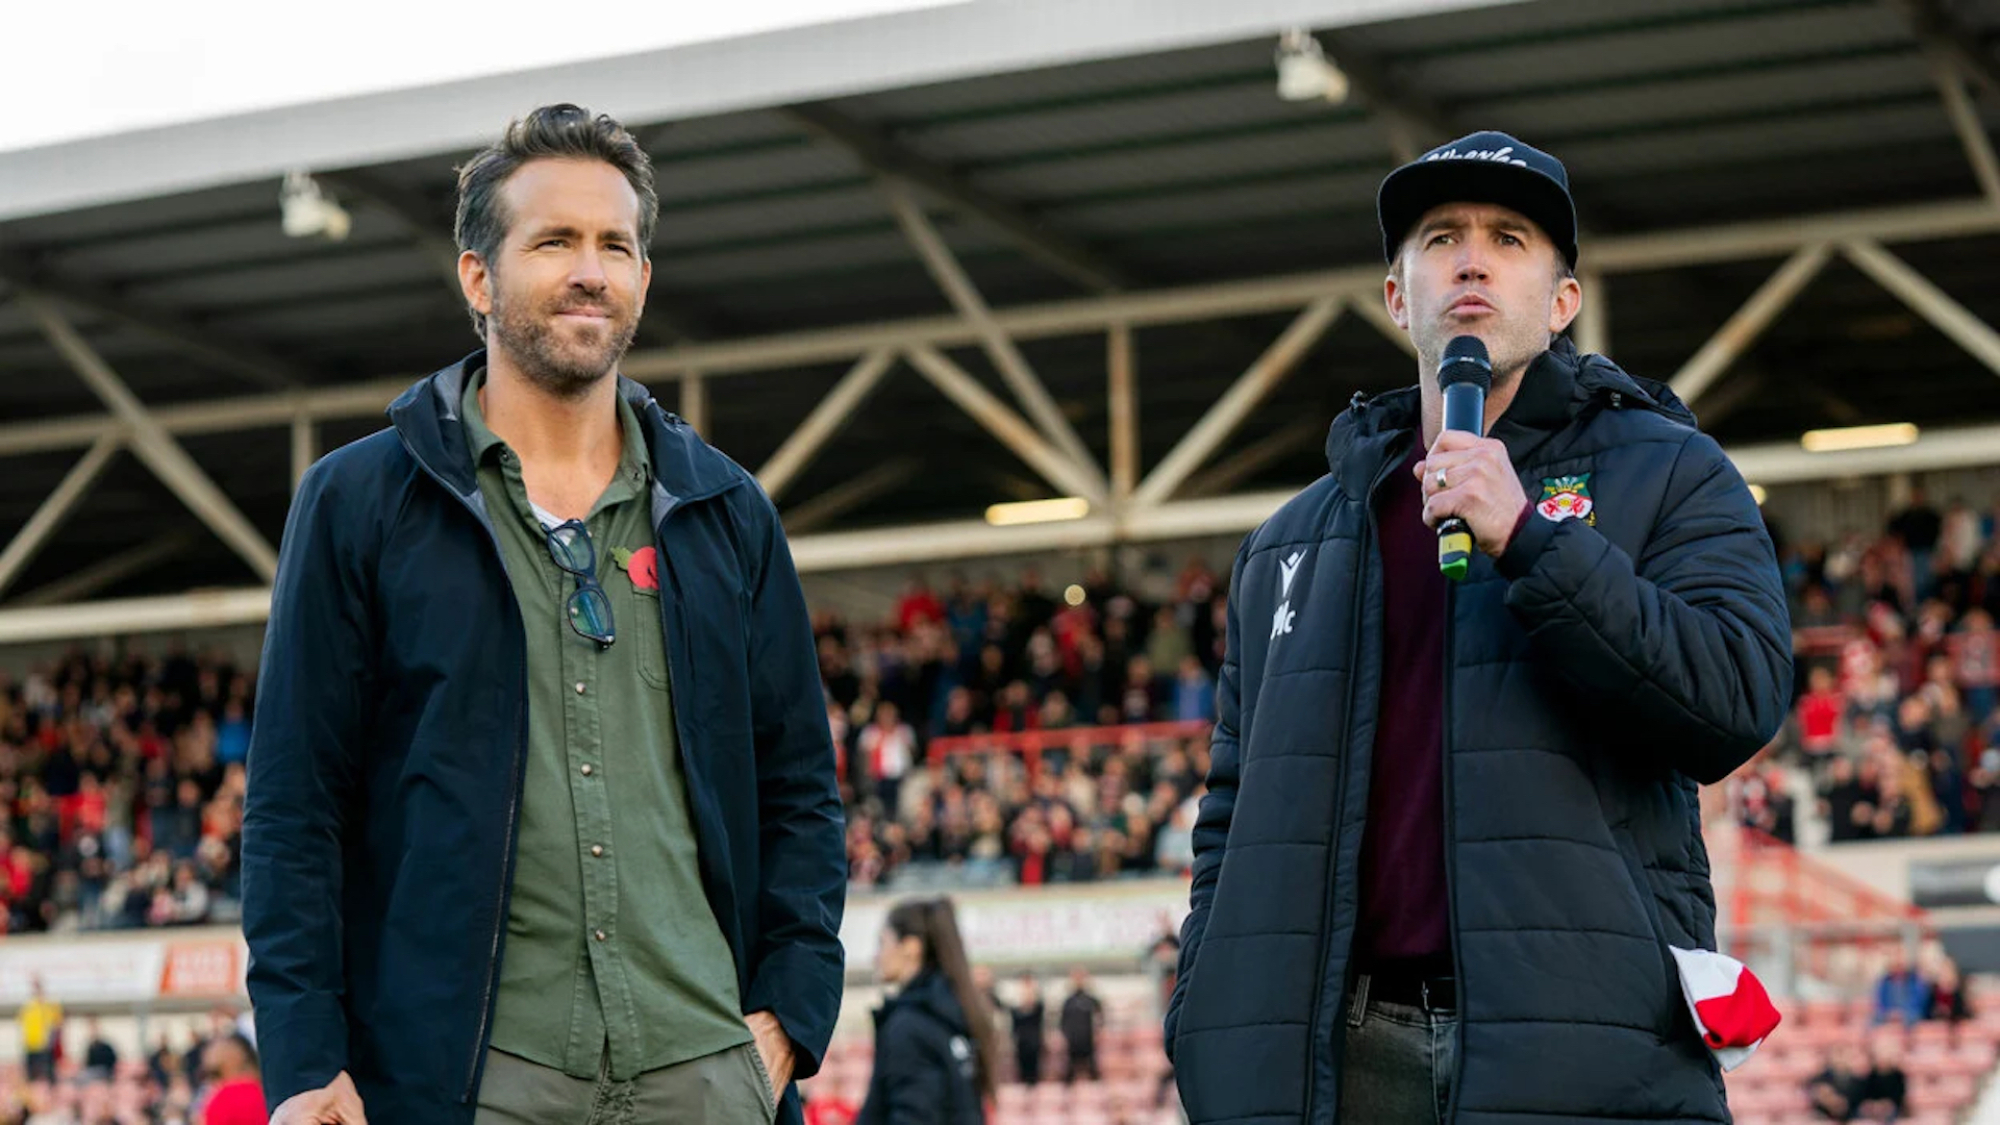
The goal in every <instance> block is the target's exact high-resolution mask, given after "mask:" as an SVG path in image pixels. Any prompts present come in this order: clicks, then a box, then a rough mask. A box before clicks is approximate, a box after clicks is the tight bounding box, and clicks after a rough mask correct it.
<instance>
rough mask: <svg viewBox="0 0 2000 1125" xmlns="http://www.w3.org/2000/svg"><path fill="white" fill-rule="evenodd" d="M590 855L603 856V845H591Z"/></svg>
mask: <svg viewBox="0 0 2000 1125" xmlns="http://www.w3.org/2000/svg"><path fill="white" fill-rule="evenodd" d="M590 854H591V855H593V856H601V855H603V854H604V845H603V844H592V845H590Z"/></svg>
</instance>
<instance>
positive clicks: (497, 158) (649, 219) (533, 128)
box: [452, 102, 660, 340]
mask: <svg viewBox="0 0 2000 1125" xmlns="http://www.w3.org/2000/svg"><path fill="white" fill-rule="evenodd" d="M531 160H602V161H603V162H605V163H606V164H609V165H611V166H612V167H613V168H616V169H618V170H619V171H620V172H622V173H624V175H625V182H626V183H629V184H631V185H632V191H633V193H634V194H636V195H638V197H639V256H640V258H641V259H642V260H643V259H644V258H645V257H646V253H647V247H649V246H651V245H652V242H653V227H654V225H655V224H656V223H657V222H658V221H659V218H660V194H659V192H658V191H657V190H655V189H654V187H653V160H652V158H651V157H649V156H647V155H646V150H645V149H644V148H641V147H640V145H639V142H638V141H637V140H636V139H634V138H633V136H632V134H631V133H628V132H626V131H625V127H624V126H623V125H620V124H619V123H618V122H617V121H616V120H615V119H613V118H611V117H610V116H608V115H606V114H602V113H599V114H592V113H591V112H590V111H589V110H587V109H584V108H582V107H580V106H575V105H571V104H570V103H568V102H563V103H561V104H558V105H545V106H542V107H541V108H539V109H537V110H535V111H534V112H533V113H530V114H528V116H526V117H523V118H519V119H517V120H515V121H511V122H509V123H508V125H507V131H506V132H505V133H503V134H501V136H500V139H499V140H498V141H496V142H494V143H493V144H492V145H490V146H488V147H487V148H485V149H482V150H480V151H479V152H478V153H476V154H474V156H473V157H472V159H471V160H468V161H466V162H465V163H464V164H462V165H460V166H459V169H458V215H457V217H456V219H455V220H454V222H453V224H452V234H453V236H454V237H456V238H457V239H458V248H459V250H460V251H465V250H470V251H472V252H473V253H475V254H477V255H479V258H480V260H481V261H483V262H485V263H486V268H487V270H488V271H489V272H491V271H492V269H493V260H494V256H495V254H496V252H497V251H498V250H499V249H500V243H501V242H503V241H505V240H506V238H507V226H508V223H509V222H510V221H511V220H510V219H509V217H508V215H507V213H506V208H505V207H504V206H503V204H502V202H501V199H500V187H501V185H502V184H505V183H506V182H507V179H508V177H510V176H512V175H513V174H514V173H515V172H516V171H517V170H519V169H520V167H521V166H522V165H523V164H526V163H528V162H529V161H531ZM471 312H472V329H473V331H475V332H477V333H478V334H479V338H480V339H481V340H484V339H485V338H486V317H485V315H484V314H482V313H481V312H480V311H479V310H478V309H472V310H471Z"/></svg>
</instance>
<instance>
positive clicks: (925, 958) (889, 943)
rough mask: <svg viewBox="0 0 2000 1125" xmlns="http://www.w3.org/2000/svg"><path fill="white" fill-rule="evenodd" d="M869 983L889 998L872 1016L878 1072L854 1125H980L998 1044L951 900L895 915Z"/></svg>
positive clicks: (995, 1073) (921, 902) (901, 906)
mask: <svg viewBox="0 0 2000 1125" xmlns="http://www.w3.org/2000/svg"><path fill="white" fill-rule="evenodd" d="M875 973H876V976H877V977H879V978H880V979H881V981H882V984H883V985H884V987H886V988H887V989H888V990H889V997H888V999H887V1000H885V1001H884V1002H883V1004H882V1007H881V1008H879V1009H877V1010H876V1012H875V1072H874V1074H873V1075H872V1076H871V1077H870V1078H869V1080H868V1100H867V1101H866V1102H864V1103H863V1104H862V1106H861V1115H860V1116H859V1117H856V1118H855V1125H984V1122H985V1121H986V1106H987V1104H988V1103H989V1102H991V1101H992V1099H993V1088H994V1083H995V1082H996V1081H998V1079H999V1073H1000V1041H999V1037H998V1036H997V1035H996V1034H995V1033H994V1030H993V1015H992V1012H991V1011H989V1010H988V1007H987V1001H986V997H985V996H984V995H983V994H982V993H981V992H980V991H979V988H978V986H977V985H975V984H974V983H973V981H972V966H971V965H970V964H969V963H968V962H967V961H966V959H965V944H964V942H963V941H961V940H960V939H959V935H958V917H957V915H956V913H955V912H954V911H953V910H952V905H951V900H950V899H947V898H934V899H910V900H906V901H904V902H901V903H898V904H897V905H896V906H895V907H894V908H892V909H891V910H890V911H889V917H888V919H887V920H886V921H884V923H883V925H882V937H881V944H880V945H878V946H877V947H876V950H875Z"/></svg>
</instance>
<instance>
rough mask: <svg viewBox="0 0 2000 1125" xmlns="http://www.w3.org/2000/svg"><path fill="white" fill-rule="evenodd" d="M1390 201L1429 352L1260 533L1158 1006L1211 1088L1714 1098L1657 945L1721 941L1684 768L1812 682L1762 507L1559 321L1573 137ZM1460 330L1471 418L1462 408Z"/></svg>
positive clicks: (1434, 1107)
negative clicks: (1451, 405) (1475, 408)
mask: <svg viewBox="0 0 2000 1125" xmlns="http://www.w3.org/2000/svg"><path fill="white" fill-rule="evenodd" d="M1376 208H1377V214H1378V216H1379V218H1380V220H1381V230H1382V236H1383V254H1384V257H1385V258H1386V259H1387V261H1388V271H1387V276H1386V277H1385V278H1384V281H1383V300H1384V304H1385V311H1386V312H1387V314H1388V315H1389V317H1390V318H1391V319H1392V320H1393V321H1394V322H1395V323H1396V324H1397V326H1398V327H1400V328H1401V329H1402V330H1403V331H1404V332H1406V333H1407V334H1408V335H1409V338H1410V343H1411V346H1412V350H1413V351H1414V352H1415V353H1416V354H1417V356H1418V370H1417V372H1416V376H1417V379H1416V383H1415V385H1412V386H1408V387H1405V388H1403V389H1400V390H1396V391H1391V392H1389V393H1387V394H1383V395H1380V396H1377V397H1375V398H1373V399H1370V398H1369V397H1368V396H1366V395H1361V394H1357V395H1355V396H1354V400H1353V405H1352V406H1351V407H1350V408H1349V409H1348V410H1346V411H1344V412H1343V413H1342V414H1341V415H1340V416H1339V417H1338V418H1336V419H1335V420H1334V422H1333V425H1332V428H1331V430H1330V432H1329V433H1328V435H1327V445H1326V451H1327V468H1328V473H1327V475H1326V476H1325V477H1322V478H1321V479H1320V480H1319V481H1318V482H1316V483H1314V484H1313V485H1311V486H1309V487H1308V488H1307V489H1306V490H1305V491H1304V492H1302V493H1301V494H1300V495H1299V496H1298V497H1296V498H1294V499H1293V500H1292V501H1290V502H1288V503H1287V504H1286V505H1285V506H1284V507H1282V508H1281V509H1279V511H1278V512H1277V513H1276V514H1274V515H1273V516H1272V517H1271V518H1270V520H1269V521H1267V522H1266V523H1265V524H1264V525H1263V526H1262V527H1260V528H1259V529H1258V530H1257V531H1256V532H1255V533H1253V534H1252V535H1251V536H1250V537H1249V538H1248V539H1247V540H1246V541H1245V542H1244V544H1243V547H1242V549H1241V551H1240V552H1239V553H1238V555H1237V559H1236V566H1235V573H1234V576H1233V578H1232V580H1231V581H1230V583H1229V599H1228V626H1227V634H1228V643H1227V651H1228V656H1227V659H1226V660H1225V661H1224V663H1223V667H1222V671H1221V674H1220V675H1219V676H1217V683H1218V692H1217V695H1218V706H1217V712H1218V716H1217V721H1216V725H1215V730H1214V733H1213V736H1212V739H1211V744H1210V753H1211V766H1210V770H1209V777H1208V793H1207V795H1206V796H1205V797H1203V798H1202V801H1201V812H1200V817H1199V820H1198V821H1197V823H1196V825H1195V828H1194V832H1193V847H1194V863H1193V873H1192V882H1191V891H1190V911H1189V914H1188V917H1187V920H1186V922H1185V924H1184V927H1183V929H1182V933H1181V938H1182V946H1181V960H1180V965H1181V972H1180V978H1179V982H1178V984H1177V986H1176V993H1175V995H1174V997H1173V1001H1172V1006H1171V1007H1170V1009H1169V1011H1168V1015H1167V1020H1166V1042H1167V1050H1168V1054H1169V1057H1170V1058H1171V1059H1172V1062H1173V1064H1174V1073H1175V1076H1176V1078H1177V1080H1178V1082H1179V1084H1180V1089H1181V1094H1182V1101H1183V1104H1184V1105H1185V1106H1186V1108H1187V1113H1188V1119H1189V1120H1190V1121H1195V1122H1217V1121H1239V1122H1241V1121H1249V1120H1253V1119H1254V1120H1256V1121H1259V1122H1262V1123H1265V1125H1280V1123H1283V1122H1304V1121H1313V1122H1321V1123H1325V1122H1335V1121H1337V1122H1340V1123H1341V1125H1352V1123H1356V1122H1369V1123H1375V1122H1382V1123H1385V1125H1386V1123H1390V1122H1396V1123H1401V1122H1412V1121H1434V1122H1447V1123H1450V1125H1537V1123H1540V1125H1567V1123H1571V1122H1580V1121H1606V1120H1618V1121H1622V1122H1627V1123H1630V1122H1639V1121H1651V1122H1677V1123H1680V1122H1696V1121H1701V1122H1717V1121H1726V1120H1728V1117H1729V1115H1728V1109H1727V1107H1726V1106H1725V1105H1724V1099H1723V1087H1722V1082H1721V1080H1720V1079H1721V1075H1720V1073H1719V1072H1718V1070H1717V1063H1716V1060H1715V1059H1714V1057H1713V1056H1712V1055H1711V1054H1710V1052H1709V1050H1708V1048H1707V1047H1706V1046H1704V1044H1703V1040H1702V1036H1701V1034H1700V1033H1699V1032H1698V1031H1697V1029H1696V1027H1695V1025H1694V1022H1693V1019H1692V1018H1691V1017H1690V1015H1689V1012H1688V1006H1687V1002H1686V1000H1685V998H1684V994H1683V991H1682V986H1681V983H1680V981H1679V980H1678V978H1677V975H1676V970H1675V965H1676V963H1677V962H1676V959H1675V957H1674V956H1673V955H1672V954H1671V953H1670V948H1679V949H1682V950H1687V951H1693V950H1704V951H1706V950H1713V949H1714V948H1715V896H1714V891H1713V888H1712V887H1711V886H1710V884H1709V874H1708V870H1709V869H1708V857H1707V852H1706V851H1705V849H1704V847H1703V845H1702V840H1701V831H1700V809H1699V802H1698V800H1697V788H1696V787H1697V785H1698V784H1713V783H1715V782H1717V781H1720V780H1722V779H1723V778H1724V777H1726V776H1727V775H1728V774H1729V773H1731V772H1732V771H1733V770H1735V769H1736V768H1737V767H1738V766H1740V765H1742V764H1743V763H1744V762H1746V761H1747V760H1749V759H1750V757H1751V756H1752V755H1753V754H1755V753H1756V752H1757V751H1758V750H1759V749H1761V748H1762V747H1763V746H1764V745H1765V744H1766V743H1767V742H1768V741H1769V740H1770V737H1771V735H1772V733H1773V732H1774V731H1776V730H1777V729H1778V727H1779V726H1780V725H1781V724H1782V722H1783V721H1784V717H1785V708H1786V703H1787V701H1788V700H1789V699H1790V698H1791V668H1792V652H1791V629H1790V622H1789V620H1788V617H1787V610H1786V604H1785V588H1784V583H1783V580H1782V578H1781V576H1780V574H1779V572H1778V566H1777V559H1776V557H1775V554H1774V552H1773V550H1772V545H1771V540H1770V538H1769V536H1768V535H1767V534H1766V532H1765V529H1764V522H1763V520H1762V519H1761V518H1760V517H1759V515H1758V510H1757V503H1756V501H1755V500H1754V499H1752V498H1751V495H1750V491H1749V489H1748V488H1747V487H1746V486H1745V485H1744V483H1743V479H1742V477H1741V476H1739V475H1738V474H1737V472H1736V470H1735V469H1734V468H1733V467H1732V466H1731V465H1730V463H1729V460H1728V459H1727V458H1726V457H1724V456H1723V453H1722V450H1721V447H1720V446H1718V445H1717V444H1716V442H1715V441H1714V439H1712V438H1710V437H1708V436H1706V435H1704V434H1703V433H1701V431H1700V430H1699V429H1697V428H1696V426H1695V423H1694V416H1693V415H1692V414H1691V413H1690V412H1689V411H1688V409H1687V407H1685V406H1683V405H1682V404H1681V402H1680V400H1679V399H1677V398H1676V397H1675V396H1674V394H1673V392H1672V391H1671V390H1670V389H1669V388H1667V387H1666V386H1665V385H1663V384H1660V383H1656V382H1652V381H1650V380H1646V379H1642V378H1635V377H1634V376H1632V375H1629V374H1627V373H1626V372H1624V371H1623V370H1621V369H1619V368H1618V367H1617V366H1616V365H1615V364H1613V363H1612V362H1611V361H1610V360H1608V359H1606V358H1604V357H1603V356H1597V355H1583V354H1580V353H1578V352H1577V350H1576V348H1575V347H1574V346H1572V345H1571V344H1570V342H1569V341H1568V340H1567V339H1565V338H1564V337H1563V336H1562V333H1563V331H1564V330H1565V329H1567V328H1568V327H1569V325H1570V323H1571V321H1572V320H1573V319H1574V318H1575V317H1576V315H1577V313H1578V311H1579V310H1580V309H1581V308H1582V302H1583V289H1582V286H1581V285H1580V283H1579V282H1578V281H1577V279H1576V276H1575V273H1574V270H1575V267H1576V263H1577V249H1578V247H1577V234H1576V212H1575V205H1574V203H1573V201H1572V200H1571V198H1570V193H1569V177H1568V173H1567V172H1566V171H1565V170H1564V168H1563V166H1562V163H1561V162H1560V161H1558V160H1556V158H1555V157H1553V156H1551V155H1549V154H1548V153H1545V152H1541V151H1540V150H1537V149H1534V148H1531V147H1529V146H1528V145H1525V144H1523V143H1521V142H1520V141H1518V140H1516V139H1515V138H1513V137H1509V136H1506V135H1504V134H1499V133H1479V134H1474V135H1472V136H1468V137H1464V138H1461V139H1459V140H1457V141H1454V142H1452V143H1450V144H1448V145H1444V146H1441V147H1439V148H1437V149H1434V150H1432V151H1431V152H1429V153H1427V154H1425V155H1424V156H1423V157H1421V158H1419V159H1418V160H1416V161H1414V162H1412V163H1410V164H1406V165H1404V166H1403V167H1402V168H1399V169H1397V170H1396V171H1394V172H1392V173H1390V175H1389V176H1388V177H1387V178H1386V179H1384V180H1383V181H1382V184H1381V187H1380V188H1379V190H1378V192H1377V195H1376ZM1460 337H1472V338H1474V339H1476V340H1477V341H1478V342H1479V343H1480V344H1482V345H1483V348H1482V349H1480V352H1479V354H1480V355H1481V356H1482V357H1484V356H1489V355H1490V357H1491V369H1490V377H1491V383H1492V388H1491V392H1490V393H1489V394H1488V395H1487V397H1486V399H1485V417H1484V423H1485V427H1486V433H1487V434H1488V436H1485V437H1475V436H1473V435H1472V434H1470V433H1467V432H1463V431H1450V430H1446V429H1445V428H1444V426H1443V420H1444V406H1443V394H1442V391H1441V389H1440V386H1439V384H1440V368H1441V360H1442V359H1443V357H1444V356H1445V354H1446V353H1447V351H1448V350H1456V349H1451V348H1450V345H1451V343H1452V341H1454V340H1456V339H1458V338H1460ZM1454 516H1455V517H1458V518H1459V519H1461V520H1462V521H1464V523H1465V524H1466V525H1468V526H1469V527H1470V529H1471V531H1472V533H1473V534H1474V536H1475V537H1476V540H1477V545H1478V547H1479V550H1478V551H1475V552H1471V554H1472V558H1471V559H1470V561H1469V564H1467V565H1463V567H1462V569H1461V568H1457V567H1455V568H1453V570H1451V571H1447V570H1446V569H1445V567H1444V566H1442V565H1441V562H1442V560H1441V558H1440V554H1441V552H1440V551H1439V543H1440V541H1439V537H1438V535H1437V532H1436V528H1437V525H1438V524H1439V522H1440V521H1442V520H1444V519H1445V518H1447V517H1454ZM1452 575H1456V576H1457V577H1458V578H1460V579H1461V580H1460V581H1456V582H1454V581H1451V580H1450V576H1452Z"/></svg>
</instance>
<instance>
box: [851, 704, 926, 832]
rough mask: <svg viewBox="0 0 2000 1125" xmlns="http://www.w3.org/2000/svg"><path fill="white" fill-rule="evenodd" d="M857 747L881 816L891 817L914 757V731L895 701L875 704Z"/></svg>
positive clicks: (898, 804)
mask: <svg viewBox="0 0 2000 1125" xmlns="http://www.w3.org/2000/svg"><path fill="white" fill-rule="evenodd" d="M857 749H858V750H859V751H860V757H861V761H862V763H863V765H864V768H865V769H866V771H867V776H868V780H869V783H870V784H871V786H872V787H873V790H874V794H875V796H876V797H877V798H878V799H880V800H881V802H882V811H883V815H884V816H887V817H889V818H891V819H894V818H895V817H896V816H897V815H899V813H900V812H901V810H902V805H901V804H900V803H899V798H900V795H901V790H902V786H903V777H904V775H906V774H908V773H909V772H910V767H911V766H912V765H914V764H915V763H916V760H917V735H916V732H915V731H913V730H911V729H910V725H909V724H908V723H905V722H903V717H902V712H901V710H900V709H899V708H898V707H897V706H896V705H895V704H894V703H890V702H889V701H887V700H883V701H882V702H881V703H879V704H877V705H876V707H875V719H874V721H873V722H871V723H869V724H868V726H867V728H866V729H865V730H863V731H862V732H861V741H860V744H859V746H858V747H857Z"/></svg>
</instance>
